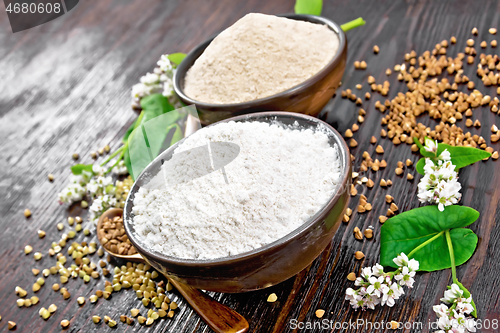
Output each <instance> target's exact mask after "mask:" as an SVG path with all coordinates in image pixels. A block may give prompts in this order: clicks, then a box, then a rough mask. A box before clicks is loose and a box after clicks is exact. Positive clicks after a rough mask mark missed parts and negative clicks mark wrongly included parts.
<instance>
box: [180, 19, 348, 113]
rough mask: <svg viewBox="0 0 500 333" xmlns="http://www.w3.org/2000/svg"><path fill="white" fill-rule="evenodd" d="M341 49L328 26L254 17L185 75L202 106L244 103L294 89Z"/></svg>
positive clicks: (207, 51) (223, 35) (230, 32)
mask: <svg viewBox="0 0 500 333" xmlns="http://www.w3.org/2000/svg"><path fill="white" fill-rule="evenodd" d="M338 48H339V37H338V36H337V34H336V33H335V32H333V31H332V30H330V29H329V28H328V27H327V26H326V25H320V24H315V23H310V22H305V21H299V20H292V19H287V18H284V17H277V16H274V15H264V14H256V13H251V14H247V15H245V16H244V17H243V18H241V19H240V20H238V21H237V22H236V23H235V24H233V25H232V26H231V27H229V28H227V29H226V30H224V31H223V32H221V33H220V34H219V35H218V36H217V37H216V38H215V39H214V40H213V41H212V42H211V43H210V45H209V46H208V47H207V48H206V49H205V51H204V52H203V54H202V55H201V56H200V57H199V58H198V59H197V60H196V61H195V63H194V64H193V66H192V67H191V68H190V69H189V71H188V72H187V73H186V79H185V84H184V89H185V93H186V94H187V95H188V96H189V97H191V98H193V99H195V100H198V101H201V102H208V103H216V104H228V103H240V102H246V101H251V100H254V99H259V98H263V97H267V96H271V95H274V94H277V93H279V92H282V91H285V90H287V89H290V88H292V87H294V86H296V85H298V84H300V83H302V82H304V81H305V80H307V79H309V78H310V77H312V76H313V75H314V74H316V73H318V72H319V71H320V70H321V69H322V68H323V67H325V66H326V64H328V62H330V60H331V59H332V58H333V56H334V55H335V54H336V53H337V51H338Z"/></svg>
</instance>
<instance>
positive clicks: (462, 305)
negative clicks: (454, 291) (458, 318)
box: [456, 297, 474, 314]
mask: <svg viewBox="0 0 500 333" xmlns="http://www.w3.org/2000/svg"><path fill="white" fill-rule="evenodd" d="M457 300H458V302H457V308H456V309H457V310H458V311H460V312H463V313H466V314H471V313H472V312H473V311H474V307H473V306H472V304H471V301H472V298H471V297H469V298H467V299H465V300H464V299H463V298H459V299H457Z"/></svg>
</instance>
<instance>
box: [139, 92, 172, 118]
mask: <svg viewBox="0 0 500 333" xmlns="http://www.w3.org/2000/svg"><path fill="white" fill-rule="evenodd" d="M141 107H142V109H143V110H144V117H143V118H142V121H141V123H142V124H143V123H145V122H147V121H149V120H151V119H153V118H155V117H158V116H159V115H162V114H164V113H167V112H169V111H173V110H175V108H174V107H173V106H172V104H170V102H169V101H168V98H166V97H165V96H163V95H162V94H153V95H149V96H146V97H144V98H143V99H141Z"/></svg>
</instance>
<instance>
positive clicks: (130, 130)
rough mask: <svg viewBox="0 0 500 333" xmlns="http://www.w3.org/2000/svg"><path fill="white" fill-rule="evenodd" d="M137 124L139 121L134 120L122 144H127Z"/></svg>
mask: <svg viewBox="0 0 500 333" xmlns="http://www.w3.org/2000/svg"><path fill="white" fill-rule="evenodd" d="M136 123H137V119H136V120H134V122H133V123H132V125H130V127H129V128H128V129H127V131H126V132H125V135H124V136H123V140H122V142H123V143H125V142H127V140H128V137H129V136H130V134H131V133H132V131H133V130H134V128H135V124H136Z"/></svg>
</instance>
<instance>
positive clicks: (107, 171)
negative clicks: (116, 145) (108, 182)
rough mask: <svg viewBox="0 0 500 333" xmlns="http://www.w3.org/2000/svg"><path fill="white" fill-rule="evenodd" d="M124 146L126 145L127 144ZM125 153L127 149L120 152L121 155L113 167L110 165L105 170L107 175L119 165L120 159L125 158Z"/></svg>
mask: <svg viewBox="0 0 500 333" xmlns="http://www.w3.org/2000/svg"><path fill="white" fill-rule="evenodd" d="M123 147H125V145H124V146H123ZM124 155H125V150H122V153H121V154H120V156H119V157H118V159H117V160H116V162H115V163H114V164H113V165H112V166H111V167H109V168H108V170H106V172H104V174H105V175H107V174H108V173H110V172H111V170H113V168H114V167H115V166H117V165H118V163H120V161H121V160H122V159H123V156H124Z"/></svg>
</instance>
